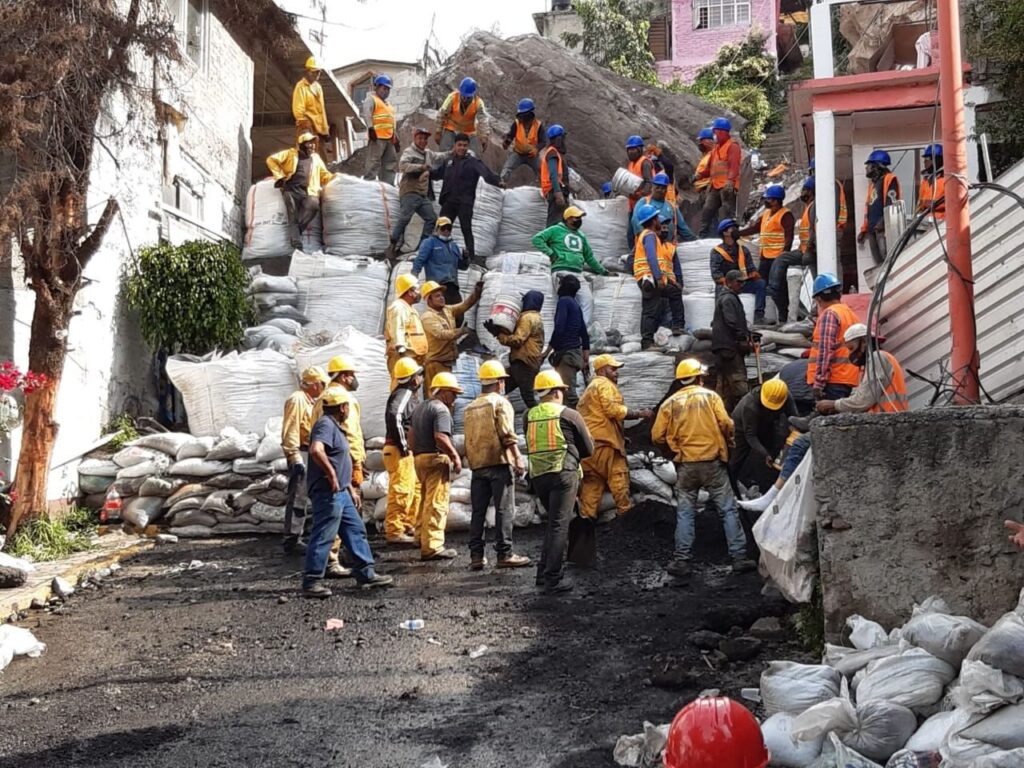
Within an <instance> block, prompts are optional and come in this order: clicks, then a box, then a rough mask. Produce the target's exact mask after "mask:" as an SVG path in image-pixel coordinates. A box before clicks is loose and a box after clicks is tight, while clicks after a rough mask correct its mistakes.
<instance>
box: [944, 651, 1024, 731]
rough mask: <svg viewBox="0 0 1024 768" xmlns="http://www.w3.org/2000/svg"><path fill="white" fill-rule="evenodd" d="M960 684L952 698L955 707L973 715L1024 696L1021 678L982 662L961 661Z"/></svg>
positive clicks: (1011, 702)
mask: <svg viewBox="0 0 1024 768" xmlns="http://www.w3.org/2000/svg"><path fill="white" fill-rule="evenodd" d="M959 683H960V684H959V685H958V686H957V688H956V692H955V694H954V700H955V701H956V704H957V707H958V708H960V709H963V710H965V711H967V712H971V713H972V714H979V713H988V712H991V711H993V710H995V709H999V708H1000V707H1003V706H1005V705H1007V704H1016V703H1017V702H1019V701H1021V700H1022V699H1024V681H1022V680H1021V679H1020V678H1019V677H1014V676H1013V675H1008V674H1006V673H1005V672H1003V671H1002V670H1000V669H996V668H995V667H991V666H989V665H988V664H986V663H985V662H983V661H965V662H963V664H962V665H961V667H960V677H959ZM1022 727H1024V723H1022Z"/></svg>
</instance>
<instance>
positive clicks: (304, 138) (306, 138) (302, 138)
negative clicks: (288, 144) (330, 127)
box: [295, 131, 316, 144]
mask: <svg viewBox="0 0 1024 768" xmlns="http://www.w3.org/2000/svg"><path fill="white" fill-rule="evenodd" d="M307 141H316V136H314V135H313V134H312V133H310V132H309V131H306V132H305V133H302V134H300V135H299V138H298V139H296V141H295V143H296V144H305V143H306V142H307Z"/></svg>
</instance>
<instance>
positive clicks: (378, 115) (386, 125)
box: [373, 94, 395, 139]
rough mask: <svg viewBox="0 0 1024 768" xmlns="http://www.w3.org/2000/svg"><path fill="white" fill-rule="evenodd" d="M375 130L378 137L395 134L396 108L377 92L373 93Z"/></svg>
mask: <svg viewBox="0 0 1024 768" xmlns="http://www.w3.org/2000/svg"><path fill="white" fill-rule="evenodd" d="M373 130H374V131H375V132H376V134H377V138H378V139H390V138H391V137H392V136H394V135H395V108H394V107H392V106H391V105H390V104H388V103H387V102H386V101H384V99H382V98H380V96H378V95H377V94H374V95H373Z"/></svg>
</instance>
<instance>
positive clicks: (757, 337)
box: [750, 333, 764, 384]
mask: <svg viewBox="0 0 1024 768" xmlns="http://www.w3.org/2000/svg"><path fill="white" fill-rule="evenodd" d="M750 338H751V340H752V341H753V347H754V362H756V363H757V383H758V384H764V374H762V373H761V334H759V333H754V334H751V336H750Z"/></svg>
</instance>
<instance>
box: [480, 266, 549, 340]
mask: <svg viewBox="0 0 1024 768" xmlns="http://www.w3.org/2000/svg"><path fill="white" fill-rule="evenodd" d="M527 291H540V292H541V293H543V294H544V306H543V307H541V311H540V316H541V319H543V321H544V338H545V339H549V338H551V331H552V330H553V329H554V326H555V296H554V292H553V291H552V280H551V275H550V273H549V274H537V273H530V274H520V275H511V274H504V273H501V272H489V273H488V274H487V275H485V276H484V293H483V296H482V297H481V298H480V307H479V309H478V310H477V315H476V318H477V323H476V333H477V336H478V337H479V339H480V343H481V344H482V345H483V346H485V347H487V349H489V350H491V352H493V353H494V354H499V355H500V354H502V353H505V352H508V347H506V346H504V345H502V344H501V343H500V342H499V341H498V340H497V339H496V338H494V336H492V335H491V332H490V331H488V330H487V329H486V328H484V322H486V321H487V319H488V318H489V317H490V316H491V310H492V309H493V308H494V305H495V304H497V303H499V301H498V300H499V299H500V298H505V297H508V298H509V299H512V300H514V301H511V302H510V303H514V304H515V305H516V306H518V305H520V304H521V303H522V298H523V294H524V293H526V292H527Z"/></svg>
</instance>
